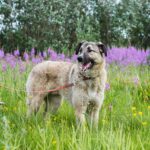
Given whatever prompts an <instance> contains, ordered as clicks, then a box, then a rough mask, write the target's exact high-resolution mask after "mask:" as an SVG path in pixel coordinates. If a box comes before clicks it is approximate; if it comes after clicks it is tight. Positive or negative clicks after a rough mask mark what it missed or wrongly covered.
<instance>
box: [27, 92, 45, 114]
mask: <svg viewBox="0 0 150 150" xmlns="http://www.w3.org/2000/svg"><path fill="white" fill-rule="evenodd" d="M43 100H44V97H43V96H41V95H36V96H35V97H32V98H31V99H30V100H29V99H27V105H28V111H27V117H29V116H31V115H32V114H33V113H34V114H35V115H36V113H37V112H38V110H39V108H40V105H41V103H42V101H43Z"/></svg>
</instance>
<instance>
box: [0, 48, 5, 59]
mask: <svg viewBox="0 0 150 150" xmlns="http://www.w3.org/2000/svg"><path fill="white" fill-rule="evenodd" d="M4 56H5V54H4V51H3V50H2V49H0V58H3V57H4Z"/></svg>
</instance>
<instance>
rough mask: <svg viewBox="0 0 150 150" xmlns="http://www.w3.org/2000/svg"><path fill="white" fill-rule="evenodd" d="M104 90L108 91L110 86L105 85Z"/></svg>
mask: <svg viewBox="0 0 150 150" xmlns="http://www.w3.org/2000/svg"><path fill="white" fill-rule="evenodd" d="M105 90H107V91H108V90H110V84H109V83H106V85H105Z"/></svg>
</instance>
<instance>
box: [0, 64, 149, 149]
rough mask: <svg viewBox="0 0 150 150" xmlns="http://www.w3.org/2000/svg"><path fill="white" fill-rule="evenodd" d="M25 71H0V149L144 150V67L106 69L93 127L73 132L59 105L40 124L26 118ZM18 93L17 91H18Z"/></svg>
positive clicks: (68, 112)
mask: <svg viewBox="0 0 150 150" xmlns="http://www.w3.org/2000/svg"><path fill="white" fill-rule="evenodd" d="M30 70H31V67H30V66H28V67H27V69H26V70H25V71H24V72H22V73H20V71H19V69H17V67H16V68H15V69H13V70H12V69H10V68H9V69H7V70H6V71H5V72H1V73H0V86H1V87H0V100H1V101H4V102H5V105H3V106H0V149H2V150H3V149H7V150H15V149H16V150H27V149H28V150H33V149H34V150H53V149H57V150H59V149H60V150H63V149H64V150H100V149H102V150H132V149H133V150H141V149H143V150H144V149H145V150H149V149H150V141H149V139H150V138H149V137H150V136H149V135H150V68H149V67H148V66H143V67H132V66H131V67H129V66H128V67H126V68H120V67H117V66H115V65H112V66H111V65H110V66H108V68H107V70H108V84H109V88H107V89H106V94H105V95H106V96H105V101H104V104H103V107H102V110H101V112H100V120H99V127H98V129H97V130H96V129H90V128H89V126H88V125H86V126H85V127H84V128H78V127H77V126H76V123H75V116H74V112H73V111H74V110H73V108H72V107H71V106H70V104H68V103H66V102H64V103H63V105H62V106H61V108H60V109H59V111H58V112H57V114H55V115H49V117H48V118H47V119H46V120H44V119H43V116H42V109H43V108H41V110H40V112H39V113H38V115H37V116H36V117H35V116H32V117H31V118H30V119H27V118H26V102H25V96H26V93H25V92H24V91H22V90H24V88H25V82H26V79H27V76H28V73H29V71H30ZM20 90H21V91H20Z"/></svg>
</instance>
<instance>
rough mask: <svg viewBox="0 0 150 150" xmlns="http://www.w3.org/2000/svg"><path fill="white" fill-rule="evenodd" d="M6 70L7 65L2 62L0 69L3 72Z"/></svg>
mask: <svg viewBox="0 0 150 150" xmlns="http://www.w3.org/2000/svg"><path fill="white" fill-rule="evenodd" d="M6 70H7V65H6V64H2V71H3V72H5V71H6Z"/></svg>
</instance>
